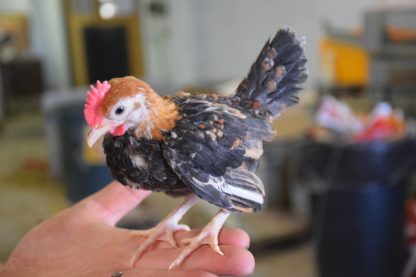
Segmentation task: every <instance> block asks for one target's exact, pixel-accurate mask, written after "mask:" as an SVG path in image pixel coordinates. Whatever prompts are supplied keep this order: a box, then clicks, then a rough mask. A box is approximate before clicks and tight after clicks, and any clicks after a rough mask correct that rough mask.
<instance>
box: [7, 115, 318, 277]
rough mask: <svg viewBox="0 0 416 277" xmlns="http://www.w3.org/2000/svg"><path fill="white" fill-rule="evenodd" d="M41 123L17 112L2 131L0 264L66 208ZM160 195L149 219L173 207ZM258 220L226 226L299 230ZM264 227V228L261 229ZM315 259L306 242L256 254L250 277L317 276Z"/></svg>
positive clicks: (289, 222) (281, 221)
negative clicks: (53, 175)
mask: <svg viewBox="0 0 416 277" xmlns="http://www.w3.org/2000/svg"><path fill="white" fill-rule="evenodd" d="M43 124H44V120H43V117H42V116H41V115H40V114H38V113H29V114H18V115H15V116H12V117H10V120H8V121H7V122H5V124H3V125H2V126H1V129H0V261H5V260H6V259H7V257H8V255H9V253H10V251H11V250H12V249H13V247H14V246H15V245H16V243H17V242H18V240H19V239H20V238H21V237H22V235H23V234H24V233H26V232H27V231H28V230H30V229H31V228H32V227H33V226H34V225H36V224H37V223H39V222H41V221H43V220H45V219H46V218H48V217H49V216H51V215H52V214H54V213H56V212H58V211H60V210H62V209H63V208H65V207H67V206H68V205H70V203H69V201H68V200H67V199H66V196H65V189H64V186H63V185H62V184H61V183H60V182H56V181H53V180H51V178H49V174H48V168H47V143H46V140H45V135H44V126H43ZM161 197H165V196H163V195H157V196H156V195H154V196H152V197H151V198H150V199H149V200H148V201H147V203H145V205H144V206H145V207H146V208H147V209H149V211H150V213H149V214H151V215H153V217H154V218H153V220H157V218H160V217H162V216H163V215H164V214H166V213H167V211H168V210H169V209H170V207H171V206H173V205H175V203H176V200H170V199H167V198H166V197H165V198H164V199H163V201H164V203H168V204H166V205H164V207H163V208H160V206H161V205H160V202H159V199H160V198H161ZM158 203H159V205H158ZM157 207H159V208H157ZM207 210H208V213H207V219H208V218H209V216H210V215H209V214H213V213H214V212H215V210H216V209H214V208H213V207H212V206H211V205H205V204H200V205H199V206H197V207H196V208H195V209H194V211H193V212H192V213H190V214H189V215H188V217H187V218H185V219H184V221H185V222H186V223H188V224H190V225H191V226H201V225H203V224H204V222H206V221H207V219H203V220H195V218H201V217H200V216H198V217H196V216H193V214H195V213H200V212H201V211H207ZM199 215H200V214H199ZM260 218H261V216H260V217H238V216H234V217H232V218H231V219H230V220H229V222H228V225H233V226H242V228H244V229H245V230H247V231H248V232H249V233H250V235H251V237H252V240H254V241H255V240H256V239H258V237H261V236H264V235H265V234H267V233H275V232H280V233H283V234H285V233H287V232H290V231H291V230H292V229H293V228H299V224H300V223H299V221H296V220H293V219H292V218H290V217H287V216H281V217H278V219H276V222H277V223H276V224H259V220H261V219H260ZM267 221H269V220H267ZM262 225H265V226H268V227H267V228H265V229H259V228H258V226H262ZM253 226H254V227H253ZM273 226H275V227H273ZM313 258H314V255H313V248H312V247H311V245H310V244H302V245H300V246H296V247H294V248H286V249H284V250H278V251H270V250H268V251H267V252H265V253H258V255H257V256H256V270H255V272H254V274H253V276H286V277H291V276H293V277H295V276H296V277H297V276H303V277H313V276H316V273H315V272H316V268H315V265H314V263H313Z"/></svg>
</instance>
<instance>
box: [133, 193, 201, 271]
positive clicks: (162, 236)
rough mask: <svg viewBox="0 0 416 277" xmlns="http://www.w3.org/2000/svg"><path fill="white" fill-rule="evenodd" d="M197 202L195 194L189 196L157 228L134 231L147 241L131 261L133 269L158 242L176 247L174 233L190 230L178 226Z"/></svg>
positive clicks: (180, 225)
mask: <svg viewBox="0 0 416 277" xmlns="http://www.w3.org/2000/svg"><path fill="white" fill-rule="evenodd" d="M197 201H198V197H197V196H196V195H195V194H192V195H190V196H187V197H186V198H185V200H184V201H183V202H182V203H181V204H180V205H179V206H178V207H177V208H176V209H175V210H173V211H172V212H171V213H170V214H169V215H168V216H167V217H165V218H164V219H163V220H162V221H161V222H159V224H158V225H156V227H154V228H152V229H149V230H145V231H132V232H134V233H139V234H140V235H145V236H147V239H146V240H145V241H144V242H143V243H142V244H141V245H140V246H139V247H138V248H137V250H136V251H135V252H134V254H133V256H132V258H131V260H130V265H131V267H133V266H134V264H135V263H136V261H137V260H138V259H139V258H140V257H141V256H142V255H143V253H144V252H145V251H146V250H147V249H148V248H149V247H150V246H152V245H153V244H154V243H155V242H156V241H158V240H164V241H167V242H168V243H169V244H170V245H171V246H172V247H176V241H175V238H174V233H175V232H176V231H180V230H185V231H189V230H190V229H189V227H188V226H187V225H182V224H178V222H179V221H180V220H181V219H182V217H183V215H184V214H185V213H186V212H187V211H188V210H189V209H190V208H191V207H192V206H193V205H195V203H196V202H197Z"/></svg>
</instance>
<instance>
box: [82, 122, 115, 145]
mask: <svg viewBox="0 0 416 277" xmlns="http://www.w3.org/2000/svg"><path fill="white" fill-rule="evenodd" d="M111 128H112V125H111V124H108V123H107V124H102V125H100V126H98V127H97V128H94V129H91V130H90V131H89V132H88V135H87V144H88V146H89V147H92V146H93V145H94V143H96V142H97V140H98V139H99V138H100V137H102V136H104V135H105V134H106V133H107V132H108V131H110V130H111Z"/></svg>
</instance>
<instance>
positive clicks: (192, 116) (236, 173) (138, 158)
mask: <svg viewBox="0 0 416 277" xmlns="http://www.w3.org/2000/svg"><path fill="white" fill-rule="evenodd" d="M305 63H306V58H305V56H304V53H303V47H302V45H301V42H300V41H298V40H297V39H296V38H295V36H294V34H293V33H291V32H290V31H289V30H286V29H285V30H281V31H279V32H278V33H277V34H276V36H275V38H274V39H273V40H272V41H268V42H267V43H266V45H265V46H264V48H263V50H262V51H261V53H260V55H259V57H258V58H257V60H256V61H255V63H254V64H253V65H252V67H251V69H250V72H249V74H248V76H247V77H246V78H245V79H244V80H243V81H242V82H241V84H240V85H239V87H238V88H237V91H236V94H235V96H233V97H231V98H224V97H219V96H216V95H198V96H191V95H187V94H180V95H178V96H177V97H174V98H173V99H171V100H170V101H172V102H173V103H174V104H175V106H176V108H177V115H175V118H176V121H175V124H174V126H173V124H172V126H173V127H172V128H171V129H169V130H164V131H163V130H162V131H163V132H161V134H160V136H158V137H157V138H154V139H143V138H141V139H137V138H136V136H135V135H136V133H135V130H134V129H131V130H129V131H128V132H127V133H126V134H124V135H123V136H111V135H106V137H105V139H104V144H103V145H104V150H105V153H106V156H107V163H108V166H109V168H110V170H111V172H112V174H113V176H114V178H115V179H117V180H119V181H120V182H121V183H123V184H124V185H129V186H132V187H140V188H143V189H148V190H154V191H163V192H165V193H167V194H169V195H173V196H181V195H186V194H189V193H191V192H193V193H195V194H197V195H198V196H199V197H200V198H202V199H204V200H206V201H209V202H211V203H213V204H215V205H217V206H219V207H221V208H225V209H228V210H230V211H245V212H252V211H257V210H259V209H260V208H261V205H262V203H263V197H264V187H263V184H262V182H261V180H260V179H259V178H258V177H257V176H256V175H255V173H254V172H255V170H256V169H257V166H258V161H259V158H260V156H261V155H262V152H263V149H262V148H263V141H270V140H271V139H273V137H274V131H273V128H272V127H271V123H272V120H273V119H274V118H275V117H277V116H278V115H279V114H281V113H282V112H283V110H284V109H285V108H286V107H288V106H291V105H293V104H294V103H296V102H297V100H298V97H297V93H298V90H299V89H300V87H299V85H300V83H302V82H303V81H304V80H305V79H306V68H305Z"/></svg>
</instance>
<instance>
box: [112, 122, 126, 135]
mask: <svg viewBox="0 0 416 277" xmlns="http://www.w3.org/2000/svg"><path fill="white" fill-rule="evenodd" d="M125 132H126V127H125V126H124V124H121V125H118V126H117V127H115V128H113V129H111V130H110V133H111V134H112V135H114V136H122V135H124V133H125Z"/></svg>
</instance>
